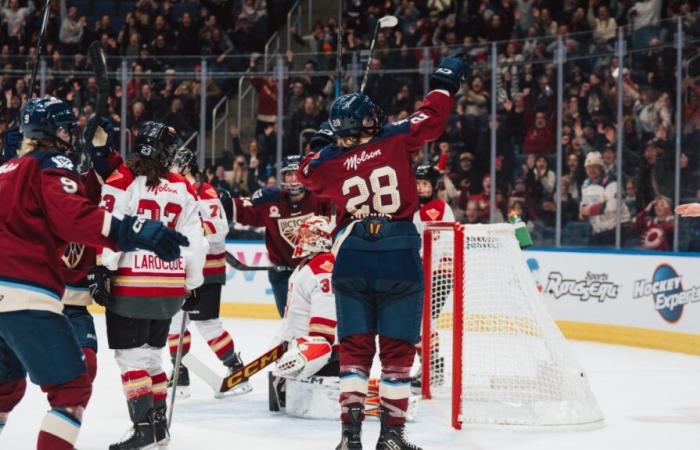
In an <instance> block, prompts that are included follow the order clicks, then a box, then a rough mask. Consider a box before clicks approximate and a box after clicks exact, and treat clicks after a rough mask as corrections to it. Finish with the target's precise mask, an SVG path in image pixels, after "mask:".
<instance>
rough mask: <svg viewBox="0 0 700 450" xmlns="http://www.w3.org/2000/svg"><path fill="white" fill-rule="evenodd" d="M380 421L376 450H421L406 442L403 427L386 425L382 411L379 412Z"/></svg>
mask: <svg viewBox="0 0 700 450" xmlns="http://www.w3.org/2000/svg"><path fill="white" fill-rule="evenodd" d="M380 419H381V423H382V424H381V431H380V432H379V440H377V447H376V450H423V449H422V448H420V447H418V446H417V445H415V444H412V443H410V442H408V441H407V440H406V436H405V435H404V432H405V427H404V425H397V426H390V425H387V423H386V421H387V413H386V411H385V410H384V409H382V410H381V412H380Z"/></svg>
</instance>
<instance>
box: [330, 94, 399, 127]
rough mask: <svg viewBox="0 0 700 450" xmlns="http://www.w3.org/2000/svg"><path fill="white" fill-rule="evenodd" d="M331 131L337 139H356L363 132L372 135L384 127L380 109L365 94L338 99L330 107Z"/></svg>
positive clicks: (382, 114) (348, 95)
mask: <svg viewBox="0 0 700 450" xmlns="http://www.w3.org/2000/svg"><path fill="white" fill-rule="evenodd" d="M328 121H329V122H330V124H331V129H332V130H333V132H334V133H335V135H336V136H338V137H357V136H359V135H360V133H361V132H363V131H365V132H368V133H370V134H374V133H376V132H378V131H379V129H380V128H381V127H382V126H384V123H385V121H386V118H385V117H384V113H383V112H382V109H381V108H380V107H379V106H377V105H376V104H375V103H374V102H373V101H372V100H371V99H370V98H369V97H368V96H367V95H365V94H357V93H354V94H347V95H342V96H340V97H338V98H337V99H336V100H335V101H334V102H333V105H332V106H331V112H330V118H329V119H328Z"/></svg>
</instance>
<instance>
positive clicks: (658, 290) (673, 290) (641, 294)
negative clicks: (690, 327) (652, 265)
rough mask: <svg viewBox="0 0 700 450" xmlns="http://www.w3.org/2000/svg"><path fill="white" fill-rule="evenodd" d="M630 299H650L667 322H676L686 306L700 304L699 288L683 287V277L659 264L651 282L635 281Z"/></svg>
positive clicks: (670, 268) (666, 266)
mask: <svg viewBox="0 0 700 450" xmlns="http://www.w3.org/2000/svg"><path fill="white" fill-rule="evenodd" d="M632 292H633V293H632V298H634V299H638V298H645V297H652V299H653V300H654V309H656V311H657V312H658V313H659V315H660V316H661V317H662V318H663V319H664V320H665V321H667V322H670V323H675V322H678V321H679V320H680V318H681V316H682V315H683V309H684V307H685V306H686V305H690V304H691V303H698V302H700V286H692V287H688V288H684V287H683V277H682V276H681V275H680V274H679V273H678V272H676V270H675V269H674V268H673V267H671V266H670V265H669V264H661V265H660V266H659V267H657V268H656V270H655V271H654V275H652V279H651V281H648V280H643V279H642V280H636V281H635V282H634V288H633V290H632Z"/></svg>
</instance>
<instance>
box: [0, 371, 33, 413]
mask: <svg viewBox="0 0 700 450" xmlns="http://www.w3.org/2000/svg"><path fill="white" fill-rule="evenodd" d="M26 389H27V380H26V378H20V379H17V380H12V381H7V382H5V383H0V411H2V412H0V414H5V415H6V417H7V414H9V413H10V411H12V409H13V408H14V407H15V406H16V405H17V403H19V401H20V400H22V397H24V391H25V390H26Z"/></svg>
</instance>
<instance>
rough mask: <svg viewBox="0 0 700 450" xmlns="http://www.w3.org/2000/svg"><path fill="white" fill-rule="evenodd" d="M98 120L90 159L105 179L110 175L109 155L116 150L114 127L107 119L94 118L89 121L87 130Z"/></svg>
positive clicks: (90, 147)
mask: <svg viewBox="0 0 700 450" xmlns="http://www.w3.org/2000/svg"><path fill="white" fill-rule="evenodd" d="M95 120H97V121H98V122H97V125H96V126H95V134H94V135H93V137H92V145H90V146H88V148H89V149H90V159H91V161H92V166H93V168H94V169H95V171H96V172H97V173H98V174H99V175H100V176H101V177H102V178H103V179H104V178H107V177H108V176H109V174H110V172H111V171H110V168H109V154H110V152H111V151H112V149H113V148H114V137H115V134H114V125H112V122H111V121H110V120H109V119H108V118H106V117H95V116H92V118H90V120H89V121H88V125H87V127H86V129H88V128H90V127H91V125H92V123H93V122H94V121H95Z"/></svg>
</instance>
